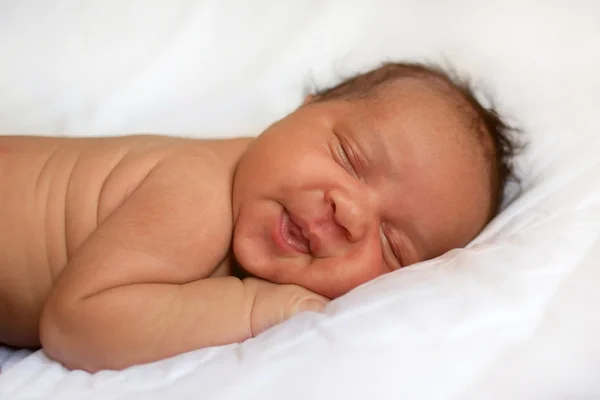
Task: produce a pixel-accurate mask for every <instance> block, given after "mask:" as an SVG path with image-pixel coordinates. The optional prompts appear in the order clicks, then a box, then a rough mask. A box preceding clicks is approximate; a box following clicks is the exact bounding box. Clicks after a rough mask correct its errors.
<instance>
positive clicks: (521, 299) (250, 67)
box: [0, 0, 600, 400]
mask: <svg viewBox="0 0 600 400" xmlns="http://www.w3.org/2000/svg"><path fill="white" fill-rule="evenodd" d="M0 57H1V60H0V133H4V134H8V133H20V134H25V133H36V134H59V135H73V136H76V135H79V136H82V135H109V134H120V133H137V132H153V133H168V134H177V135H186V136H196V137H214V136H222V137H225V136H234V135H239V134H257V133H259V132H260V131H261V129H263V128H264V127H266V126H267V125H268V124H269V123H270V122H272V121H273V120H274V119H276V118H278V117H280V116H282V115H284V114H285V113H287V112H289V111H290V110H292V109H293V108H294V107H295V106H296V105H297V104H298V103H299V101H300V100H301V98H302V93H303V89H304V86H305V84H307V83H310V82H315V83H316V84H317V85H325V84H327V83H333V82H335V81H336V80H337V79H338V78H339V77H343V76H348V75H350V74H351V73H353V72H357V71H360V70H364V69H365V68H368V67H370V66H373V65H375V64H376V63H377V62H379V61H382V60H386V59H407V58H408V59H428V60H442V59H445V60H446V61H450V62H451V63H452V64H453V65H454V66H456V67H458V68H459V69H460V70H462V71H465V72H467V73H468V74H469V75H471V76H472V77H473V78H474V80H475V82H479V84H480V85H481V87H484V88H486V89H487V90H488V91H490V92H491V93H492V94H493V95H494V98H495V99H496V100H497V103H498V105H499V106H500V109H501V110H502V112H503V113H504V114H506V115H508V116H510V117H511V118H512V119H513V120H514V121H516V122H517V123H518V124H519V125H521V126H522V127H523V128H524V129H525V131H526V132H527V134H528V138H529V141H530V143H531V144H530V147H529V148H528V150H527V152H526V153H525V154H523V155H522V156H521V157H520V158H519V160H518V167H519V170H520V171H521V173H522V175H523V176H524V180H523V193H522V195H521V196H519V197H518V198H517V199H516V200H515V201H514V202H512V203H511V204H509V205H508V207H507V208H506V209H505V210H504V212H503V213H502V214H501V215H500V216H499V217H498V218H497V219H496V220H494V221H493V223H492V224H491V225H490V226H489V227H488V228H487V229H486V230H485V231H484V232H483V234H482V235H481V236H480V237H479V238H478V239H477V240H475V242H474V243H472V244H471V245H470V246H469V248H468V249H465V250H458V251H453V252H451V253H449V254H447V255H445V256H443V257H441V258H439V259H437V260H433V261H430V262H426V263H423V264H420V265H418V266H414V267H410V268H407V269H404V270H401V271H399V272H397V273H394V274H390V275H387V276H384V277H382V278H380V279H378V280H376V281H373V282H370V283H367V284H365V285H364V286H362V287H359V288H358V289H356V290H354V291H352V292H351V293H349V294H348V295H346V296H344V297H342V298H340V299H338V300H336V301H334V302H333V303H332V304H331V305H330V306H329V307H328V308H327V310H326V313H325V314H315V313H307V314H303V315H300V316H298V317H296V318H294V319H292V320H290V321H288V322H287V323H284V324H282V325H280V326H277V327H275V328H273V329H271V330H269V331H267V332H266V333H265V334H263V335H261V336H259V337H257V338H255V339H252V340H249V341H247V342H245V343H243V344H240V345H230V346H225V347H221V348H210V349H204V350H198V351H194V352H191V353H187V354H183V355H180V356H178V357H174V358H172V359H168V360H164V361H161V362H156V363H153V364H149V365H142V366H137V367H133V368H130V369H128V370H125V371H122V372H114V371H104V372H100V373H98V374H95V375H90V374H87V373H84V372H81V371H75V372H68V371H67V370H65V369H64V368H62V367H61V366H60V365H59V364H57V363H54V362H52V361H50V360H48V359H47V358H46V357H45V356H44V354H43V353H42V352H35V353H33V354H30V355H29V353H28V352H24V351H21V352H17V353H15V352H13V351H11V350H8V349H0V362H4V361H6V360H8V362H7V363H5V365H4V368H3V370H2V372H1V373H0V399H2V400H4V399H11V400H12V399H36V398H42V399H50V398H52V399H134V398H143V399H179V398H203V399H246V400H249V399H262V400H264V399H338V398H340V399H341V398H344V399H345V398H352V399H355V398H356V399H358V398H361V399H362V398H371V399H436V400H437V399H598V398H600V340H598V337H599V336H600V290H598V285H599V284H600V265H599V264H600V261H599V260H600V156H599V154H600V153H599V151H600V97H599V93H600V78H599V71H600V3H598V2H596V1H593V0H589V1H585V0H565V1H550V0H548V1H537V2H536V1H514V2H513V1H504V2H499V1H495V0H488V1H484V0H479V1H475V0H473V1H469V0H453V1H445V0H412V1H411V0H396V1H392V0H390V1H384V0H379V1H374V0H370V1H360V2H359V1H328V2H325V1H316V0H315V1H291V0H290V1H278V0H261V1H259V0H254V1H252V2H248V1H242V0H237V1H236V0H224V1H219V0H206V1H200V0H187V1H184V0H170V1H161V0H145V1H142V0H139V1H134V0H119V1H117V0H87V1H75V0H54V1H43V0H39V1H30V0H3V1H0Z"/></svg>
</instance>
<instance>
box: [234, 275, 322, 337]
mask: <svg viewBox="0 0 600 400" xmlns="http://www.w3.org/2000/svg"><path fill="white" fill-rule="evenodd" d="M244 285H245V286H246V288H247V290H249V291H250V292H251V293H254V303H253V305H252V310H251V314H250V327H251V328H250V329H251V331H252V336H253V337H254V336H256V335H258V334H259V333H261V332H263V331H265V330H267V329H268V328H270V327H272V326H273V325H277V324H279V323H281V322H283V321H285V320H286V319H288V318H290V317H292V316H294V315H296V314H298V313H300V312H302V311H322V310H323V308H324V307H325V306H326V305H327V303H329V299H327V298H326V297H323V296H321V295H318V294H316V293H313V292H311V291H310V290H308V289H305V288H303V287H301V286H298V285H278V284H275V283H271V282H267V281H264V280H261V279H256V278H246V279H244Z"/></svg>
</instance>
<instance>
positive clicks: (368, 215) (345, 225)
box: [325, 189, 377, 242]
mask: <svg viewBox="0 0 600 400" xmlns="http://www.w3.org/2000/svg"><path fill="white" fill-rule="evenodd" d="M367 197H368V193H365V192H364V191H363V193H358V191H357V193H349V192H345V191H343V190H339V189H332V190H329V191H327V192H326V194H325V200H326V201H327V202H328V203H330V207H331V210H332V216H333V221H334V223H335V224H337V225H339V226H340V227H341V228H342V229H343V230H344V231H345V235H346V238H347V240H349V241H350V242H358V241H360V240H361V239H363V238H364V237H365V236H367V235H368V233H369V231H370V228H371V227H372V226H373V225H374V224H375V223H376V219H377V215H376V212H375V208H376V207H374V204H373V202H372V201H367Z"/></svg>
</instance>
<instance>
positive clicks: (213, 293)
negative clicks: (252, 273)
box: [40, 157, 319, 371]
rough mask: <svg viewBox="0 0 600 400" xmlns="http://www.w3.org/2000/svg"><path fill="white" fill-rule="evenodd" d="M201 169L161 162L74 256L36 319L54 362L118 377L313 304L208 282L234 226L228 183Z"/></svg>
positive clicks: (297, 291)
mask: <svg viewBox="0 0 600 400" xmlns="http://www.w3.org/2000/svg"><path fill="white" fill-rule="evenodd" d="M203 162H204V163H205V164H206V161H203V160H202V159H200V160H199V159H197V158H194V157H187V158H185V157H178V158H176V159H173V160H170V161H169V160H167V161H165V162H163V163H161V164H160V165H159V166H158V167H156V168H155V169H154V170H153V171H152V172H151V173H150V175H149V176H148V177H147V178H146V179H145V181H144V182H143V183H142V184H141V185H140V186H139V187H138V188H137V189H136V190H135V191H134V192H133V193H132V194H131V195H130V196H129V198H128V199H127V200H126V201H125V202H124V203H123V204H122V205H121V206H120V207H119V208H117V209H116V210H115V211H114V213H113V214H112V215H111V216H110V217H109V218H107V219H106V220H105V221H103V222H102V223H101V224H100V226H99V227H98V229H97V230H96V231H95V232H93V233H92V234H91V235H90V236H89V237H88V239H87V240H86V242H85V243H84V244H83V245H82V246H81V247H80V249H79V250H78V251H77V253H76V254H75V255H74V256H73V257H72V259H71V261H70V262H69V264H68V265H67V266H66V267H65V269H64V271H63V272H62V273H61V276H60V278H59V279H58V281H57V283H56V285H55V287H54V289H53V291H52V293H51V296H50V298H49V300H48V302H47V304H46V307H45V309H44V313H43V315H42V320H41V326H40V330H41V340H42V344H43V346H44V349H45V351H46V352H47V354H48V355H49V356H50V357H52V358H54V359H57V360H58V361H60V362H62V363H64V364H65V365H66V366H67V367H69V368H77V369H79V368H81V369H86V370H88V371H96V370H99V369H121V368H124V367H128V366H130V365H133V364H138V363H143V362H149V361H154V360H158V359H160V358H164V357H168V356H172V355H175V354H178V353H182V352H185V351H189V350H193V349H197V348H201V347H207V346H212V345H222V344H228V343H232V342H237V341H241V340H244V339H246V338H249V337H251V336H252V335H253V334H256V333H258V331H260V330H262V329H264V328H266V327H268V326H269V325H271V324H274V323H277V322H280V321H281V320H283V319H285V318H286V317H288V316H289V315H291V314H293V313H294V312H295V311H299V310H300V309H302V308H310V307H311V306H314V303H311V302H310V301H308V300H310V299H311V298H312V299H316V300H319V296H316V295H312V293H310V292H308V291H306V290H304V289H302V288H299V287H297V286H292V285H286V286H282V287H278V286H277V285H273V284H270V283H268V282H264V281H260V280H256V279H247V280H243V281H241V280H239V279H237V278H233V277H222V278H209V279H206V278H207V277H208V276H209V275H210V273H211V272H212V270H213V269H214V267H215V266H216V265H218V263H219V262H220V261H221V260H222V258H223V256H224V255H225V254H226V251H227V249H228V247H229V243H230V239H231V238H230V234H231V228H232V227H231V214H230V211H229V207H230V203H229V201H230V200H229V198H228V196H229V191H228V190H229V189H228V185H229V182H228V179H227V177H225V176H219V174H215V167H214V164H213V163H211V164H206V165H204V167H205V168H203V167H202V165H203ZM202 171H209V172H208V173H202ZM265 298H266V299H270V300H267V301H262V303H263V304H264V305H263V306H261V308H262V309H261V310H259V309H258V308H257V307H256V304H255V303H256V301H257V300H258V299H265ZM305 300H306V302H305ZM259 303H261V302H260V301H259ZM276 306H277V307H276Z"/></svg>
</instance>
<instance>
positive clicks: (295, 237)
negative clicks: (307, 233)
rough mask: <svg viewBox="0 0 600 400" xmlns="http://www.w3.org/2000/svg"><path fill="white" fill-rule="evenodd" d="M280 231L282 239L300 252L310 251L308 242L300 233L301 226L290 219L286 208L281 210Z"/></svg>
mask: <svg viewBox="0 0 600 400" xmlns="http://www.w3.org/2000/svg"><path fill="white" fill-rule="evenodd" d="M281 225H282V226H281V233H282V236H283V241H284V242H285V243H286V244H287V245H288V246H290V247H291V248H293V249H294V250H296V251H298V252H300V253H306V254H308V253H310V242H309V241H308V239H306V238H305V237H304V235H303V234H302V228H300V227H299V226H298V225H296V224H295V223H294V221H292V219H291V218H290V215H289V214H288V213H287V210H284V211H283V216H282V224H281Z"/></svg>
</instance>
